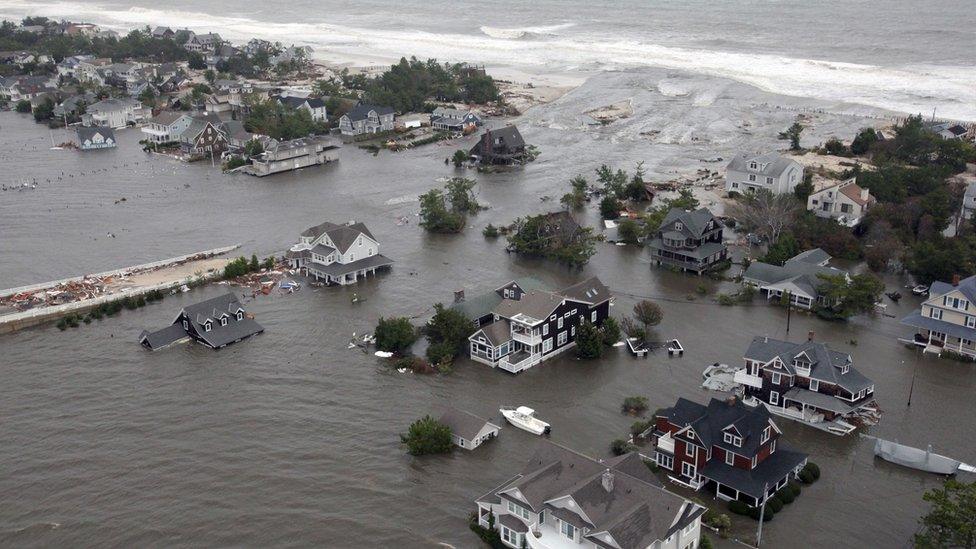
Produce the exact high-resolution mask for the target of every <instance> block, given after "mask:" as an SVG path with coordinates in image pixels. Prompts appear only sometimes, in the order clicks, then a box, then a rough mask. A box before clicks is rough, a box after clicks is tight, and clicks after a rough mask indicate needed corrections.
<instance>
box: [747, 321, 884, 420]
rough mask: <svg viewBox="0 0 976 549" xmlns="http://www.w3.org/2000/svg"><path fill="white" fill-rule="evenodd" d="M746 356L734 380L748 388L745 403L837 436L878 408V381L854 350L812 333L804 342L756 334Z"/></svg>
mask: <svg viewBox="0 0 976 549" xmlns="http://www.w3.org/2000/svg"><path fill="white" fill-rule="evenodd" d="M743 360H745V368H744V369H740V370H738V371H737V372H736V373H735V377H734V379H735V382H736V383H740V384H742V385H743V386H744V387H745V395H746V404H750V405H760V404H761V405H763V406H765V407H766V408H767V409H768V410H769V411H770V412H772V413H773V414H776V415H778V416H782V417H785V418H789V419H793V420H796V421H799V422H801V423H805V424H807V425H811V426H813V427H817V428H819V429H821V430H824V431H827V432H830V433H833V434H847V433H850V432H851V431H853V430H854V428H855V427H856V421H857V418H858V416H860V415H861V414H862V413H868V414H871V413H875V412H876V411H877V409H876V406H877V405H876V404H875V402H874V381H872V380H871V379H869V378H868V377H866V376H864V375H863V374H861V373H860V372H859V371H857V369H856V368H854V357H853V356H851V355H850V354H849V353H843V352H840V351H835V350H833V349H831V348H830V347H828V346H827V345H825V344H823V343H819V342H816V341H813V332H810V334H809V337H808V339H807V341H804V342H802V343H794V342H791V341H782V340H778V339H772V338H769V337H756V338H754V339H753V340H752V343H750V344H749V348H748V349H746V352H745V356H744V357H743ZM847 420H855V424H852V423H849V422H848V421H847Z"/></svg>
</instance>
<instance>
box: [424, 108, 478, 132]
mask: <svg viewBox="0 0 976 549" xmlns="http://www.w3.org/2000/svg"><path fill="white" fill-rule="evenodd" d="M430 125H431V126H432V127H433V128H434V129H435V130H440V131H447V132H453V133H468V132H472V131H474V130H475V129H476V128H477V127H478V126H480V125H481V118H479V117H478V115H476V114H475V113H474V112H472V111H470V110H461V109H453V108H449V107H437V108H436V109H434V112H433V113H431V115H430Z"/></svg>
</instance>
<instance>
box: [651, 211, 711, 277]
mask: <svg viewBox="0 0 976 549" xmlns="http://www.w3.org/2000/svg"><path fill="white" fill-rule="evenodd" d="M724 228H725V225H723V224H722V222H721V221H719V219H718V218H717V217H715V216H714V215H712V212H710V211H708V209H707V208H699V209H697V210H695V211H685V210H682V209H679V208H672V209H671V211H669V212H668V215H666V216H665V217H664V221H663V222H661V227H660V228H659V229H658V230H657V233H656V234H655V235H654V238H652V239H648V247H649V248H650V249H651V260H652V261H653V262H654V263H656V264H658V265H670V266H672V267H677V268H679V269H681V270H683V271H691V272H694V273H696V274H699V275H700V274H702V273H703V272H705V271H707V270H709V269H711V268H713V267H714V266H715V264H716V263H720V262H722V261H725V259H726V258H727V257H728V254H729V251H728V248H726V246H725V244H724V243H723V242H722V230H723V229H724Z"/></svg>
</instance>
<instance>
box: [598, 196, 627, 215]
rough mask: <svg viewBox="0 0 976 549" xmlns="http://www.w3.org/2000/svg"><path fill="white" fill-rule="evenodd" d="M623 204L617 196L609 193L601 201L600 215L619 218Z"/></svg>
mask: <svg viewBox="0 0 976 549" xmlns="http://www.w3.org/2000/svg"><path fill="white" fill-rule="evenodd" d="M622 208H623V205H622V204H621V203H620V201H619V200H617V196H616V195H613V194H607V195H606V196H604V197H603V200H601V201H600V217H602V218H603V219H617V218H618V217H620V210H621V209H622Z"/></svg>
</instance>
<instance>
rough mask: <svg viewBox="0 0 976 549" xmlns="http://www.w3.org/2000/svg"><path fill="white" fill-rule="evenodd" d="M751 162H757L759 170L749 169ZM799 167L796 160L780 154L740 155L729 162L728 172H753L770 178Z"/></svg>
mask: <svg viewBox="0 0 976 549" xmlns="http://www.w3.org/2000/svg"><path fill="white" fill-rule="evenodd" d="M751 162H756V163H757V164H759V165H758V167H757V169H755V170H753V169H750V168H749V164H750V163H751ZM793 165H797V166H798V165H799V163H798V162H797V161H796V160H793V159H792V158H789V157H787V156H783V155H782V154H780V153H778V152H775V151H773V152H768V153H764V154H748V153H739V154H737V155H735V156H734V157H733V158H732V160H731V161H730V162H729V165H728V168H727V169H728V170H729V171H737V172H751V173H757V174H760V175H764V176H769V177H779V176H781V175H783V172H785V171H786V170H787V168H789V167H790V166H793Z"/></svg>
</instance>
